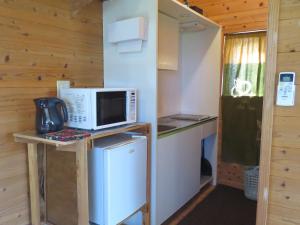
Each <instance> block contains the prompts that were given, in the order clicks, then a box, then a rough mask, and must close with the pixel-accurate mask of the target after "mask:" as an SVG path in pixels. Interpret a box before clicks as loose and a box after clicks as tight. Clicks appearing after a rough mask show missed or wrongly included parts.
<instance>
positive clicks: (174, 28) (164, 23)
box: [158, 13, 179, 70]
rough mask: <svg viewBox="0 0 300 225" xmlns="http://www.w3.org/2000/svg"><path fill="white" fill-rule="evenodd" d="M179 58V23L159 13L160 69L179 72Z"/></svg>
mask: <svg viewBox="0 0 300 225" xmlns="http://www.w3.org/2000/svg"><path fill="white" fill-rule="evenodd" d="M178 58H179V24H178V21H177V20H176V19H173V18H171V17H169V16H166V15H164V14H162V13H158V69H162V70H177V69H178Z"/></svg>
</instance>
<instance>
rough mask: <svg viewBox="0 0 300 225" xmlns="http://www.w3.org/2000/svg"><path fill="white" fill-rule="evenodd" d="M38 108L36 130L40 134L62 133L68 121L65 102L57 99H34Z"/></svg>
mask: <svg viewBox="0 0 300 225" xmlns="http://www.w3.org/2000/svg"><path fill="white" fill-rule="evenodd" d="M34 102H35V106H36V130H37V132H38V133H39V134H45V133H49V132H55V131H60V130H62V129H63V127H64V122H67V121H68V112H67V107H66V104H65V102H64V101H63V100H61V99H59V98H55V97H50V98H37V99H34Z"/></svg>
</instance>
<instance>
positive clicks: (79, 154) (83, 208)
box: [76, 140, 89, 225]
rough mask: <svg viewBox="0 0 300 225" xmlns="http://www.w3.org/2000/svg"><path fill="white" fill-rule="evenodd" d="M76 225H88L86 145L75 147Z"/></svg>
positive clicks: (80, 144)
mask: <svg viewBox="0 0 300 225" xmlns="http://www.w3.org/2000/svg"><path fill="white" fill-rule="evenodd" d="M76 148H77V150H76V165H77V207H78V225H87V224H89V199H88V197H89V196H88V158H87V143H86V141H85V140H84V141H81V142H80V143H78V144H77V146H76Z"/></svg>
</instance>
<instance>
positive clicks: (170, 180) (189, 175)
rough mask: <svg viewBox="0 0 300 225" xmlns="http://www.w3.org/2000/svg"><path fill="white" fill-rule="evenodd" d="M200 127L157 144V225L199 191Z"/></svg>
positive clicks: (166, 138) (164, 139) (160, 140)
mask: <svg viewBox="0 0 300 225" xmlns="http://www.w3.org/2000/svg"><path fill="white" fill-rule="evenodd" d="M201 132H202V128H201V126H198V127H194V128H191V129H189V130H185V131H182V132H179V133H177V134H174V135H171V136H168V137H165V138H161V139H159V140H158V152H157V198H156V199H157V200H156V213H157V214H156V216H157V220H156V224H157V225H159V224H161V223H162V222H164V221H165V220H166V219H167V218H168V217H170V216H171V215H172V214H173V213H175V212H176V211H177V210H178V209H179V208H180V207H182V206H183V205H184V204H185V203H186V202H187V201H189V200H190V199H191V198H192V197H193V196H194V195H195V194H196V193H197V192H198V191H199V190H200V163H201Z"/></svg>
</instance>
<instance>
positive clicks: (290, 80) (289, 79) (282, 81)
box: [276, 72, 296, 106]
mask: <svg viewBox="0 0 300 225" xmlns="http://www.w3.org/2000/svg"><path fill="white" fill-rule="evenodd" d="M295 78H296V73H294V72H281V73H279V79H278V86H277V99H276V104H277V105H278V106H294V105H295V92H296V86H295Z"/></svg>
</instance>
